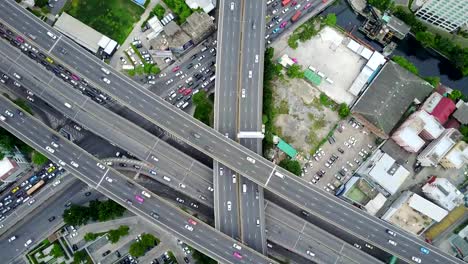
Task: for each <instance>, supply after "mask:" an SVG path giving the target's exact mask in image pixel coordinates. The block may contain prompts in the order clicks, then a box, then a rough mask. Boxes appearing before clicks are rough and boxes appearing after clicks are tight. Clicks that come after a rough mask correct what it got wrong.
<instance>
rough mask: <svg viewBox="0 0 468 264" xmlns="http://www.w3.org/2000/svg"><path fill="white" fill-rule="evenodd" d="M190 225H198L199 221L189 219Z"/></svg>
mask: <svg viewBox="0 0 468 264" xmlns="http://www.w3.org/2000/svg"><path fill="white" fill-rule="evenodd" d="M188 222H189V224H191V225H197V221H195V220H193V219H192V218H189V219H188Z"/></svg>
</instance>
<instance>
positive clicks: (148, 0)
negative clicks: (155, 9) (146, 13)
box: [143, 0, 151, 8]
mask: <svg viewBox="0 0 468 264" xmlns="http://www.w3.org/2000/svg"><path fill="white" fill-rule="evenodd" d="M150 3H151V0H145V3H144V4H143V6H144V7H145V8H147V7H148V5H149V4H150Z"/></svg>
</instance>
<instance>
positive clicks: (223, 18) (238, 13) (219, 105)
mask: <svg viewBox="0 0 468 264" xmlns="http://www.w3.org/2000/svg"><path fill="white" fill-rule="evenodd" d="M243 2H244V1H242V0H235V1H228V0H222V1H220V2H219V5H218V8H219V21H218V37H217V39H218V48H217V49H218V53H217V56H216V65H217V70H216V79H215V100H214V109H215V110H214V129H215V130H217V131H218V132H220V133H221V134H223V135H224V136H225V137H226V138H229V139H232V140H235V139H236V132H237V123H236V118H237V107H238V105H237V100H238V95H239V94H238V89H237V87H238V79H239V74H238V72H239V64H240V60H239V49H240V37H241V26H242V5H243ZM221 73H223V74H221ZM213 177H214V180H213V182H214V188H215V199H214V200H215V204H214V208H215V226H216V228H218V229H219V230H220V231H221V232H223V233H225V234H227V235H229V236H231V237H235V238H237V239H239V240H241V239H242V238H241V226H240V224H241V222H242V219H241V217H240V215H239V213H240V211H239V176H238V175H237V174H236V172H235V171H232V170H231V169H229V167H228V166H225V165H224V164H222V163H218V162H217V161H216V160H214V161H213Z"/></svg>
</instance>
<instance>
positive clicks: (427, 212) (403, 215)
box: [382, 191, 448, 235]
mask: <svg viewBox="0 0 468 264" xmlns="http://www.w3.org/2000/svg"><path fill="white" fill-rule="evenodd" d="M447 214H448V211H447V210H445V209H443V208H441V207H439V206H438V205H436V204H434V203H432V202H430V201H429V200H426V199H424V198H423V197H421V196H419V195H417V194H416V193H412V192H410V191H405V192H404V193H402V194H401V195H400V197H398V199H396V200H395V201H394V202H393V204H392V205H391V206H390V208H389V209H388V210H387V212H385V214H384V215H383V216H382V219H383V220H385V221H387V222H390V223H392V224H394V225H396V226H399V227H400V228H402V229H404V230H406V231H408V232H410V233H413V234H416V235H420V234H422V233H423V232H424V231H425V230H427V228H429V227H430V226H431V225H432V224H434V223H436V222H440V221H442V219H444V217H446V216H447Z"/></svg>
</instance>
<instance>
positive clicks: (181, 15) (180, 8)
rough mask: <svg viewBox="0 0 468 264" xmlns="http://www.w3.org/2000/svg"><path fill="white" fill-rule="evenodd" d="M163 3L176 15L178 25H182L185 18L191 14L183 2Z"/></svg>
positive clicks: (181, 0)
mask: <svg viewBox="0 0 468 264" xmlns="http://www.w3.org/2000/svg"><path fill="white" fill-rule="evenodd" d="M163 2H164V3H165V4H166V5H167V7H169V8H170V9H171V10H172V12H174V13H175V14H176V15H177V16H176V22H177V24H178V25H181V24H183V23H184V22H185V20H186V19H187V17H189V16H190V15H191V14H192V13H193V10H192V9H190V7H189V6H188V5H187V4H186V3H185V0H163Z"/></svg>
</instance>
